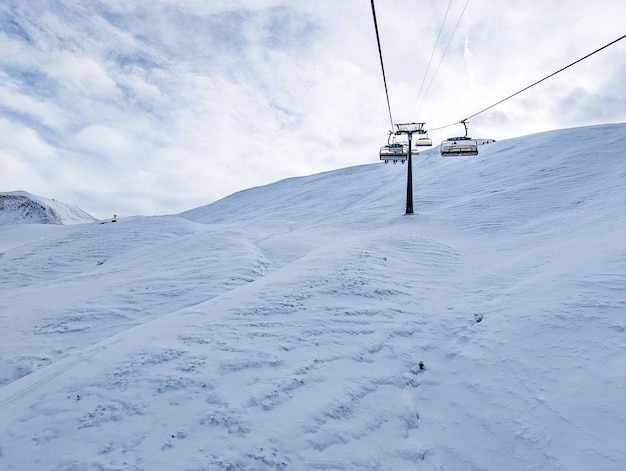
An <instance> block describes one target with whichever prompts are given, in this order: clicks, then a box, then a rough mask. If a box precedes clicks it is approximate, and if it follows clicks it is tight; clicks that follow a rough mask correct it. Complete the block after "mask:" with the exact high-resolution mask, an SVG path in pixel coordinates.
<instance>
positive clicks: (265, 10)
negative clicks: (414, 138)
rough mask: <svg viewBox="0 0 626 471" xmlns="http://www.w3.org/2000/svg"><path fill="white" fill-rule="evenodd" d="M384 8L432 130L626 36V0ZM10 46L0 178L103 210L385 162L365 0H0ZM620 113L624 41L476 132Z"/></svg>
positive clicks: (387, 4)
mask: <svg viewBox="0 0 626 471" xmlns="http://www.w3.org/2000/svg"><path fill="white" fill-rule="evenodd" d="M463 11H464V13H463V15H462V16H461V13H462V12H463ZM376 13H377V17H378V26H379V32H380V37H381V43H382V49H383V59H384V62H385V71H386V76H387V84H388V87H389V95H390V100H391V110H392V115H393V120H394V122H396V123H401V122H411V121H425V122H426V123H427V124H426V127H427V128H436V127H440V126H443V125H447V124H450V123H454V122H456V121H459V120H461V119H462V118H464V117H467V116H469V115H471V114H473V113H475V112H477V111H479V110H481V109H483V108H485V107H487V106H490V105H492V104H493V103H495V102H497V101H499V100H500V99H502V98H504V97H506V96H508V95H510V94H511V93H514V92H516V91H518V90H520V89H522V88H524V87H526V86H528V85H530V84H531V83H533V82H535V81H536V80H539V79H541V78H543V77H544V76H546V75H548V74H550V73H552V72H554V71H556V70H558V69H560V68H561V67H563V66H565V65H567V64H569V63H571V62H573V61H575V60H576V59H579V58H581V57H582V56H584V55H586V54H588V53H589V52H592V51H593V50H595V49H597V48H599V47H601V46H603V45H605V44H607V43H609V42H611V41H613V40H615V39H617V38H619V37H621V36H622V35H624V34H626V26H625V23H624V18H626V2H624V1H623V0H596V1H595V2H589V1H588V0H567V1H565V0H563V1H545V0H542V1H539V0H510V1H502V0H470V1H469V2H468V1H467V0H453V1H450V0H432V1H426V0H378V1H377V2H376ZM444 18H445V20H446V21H445V22H444V21H443V20H444ZM459 18H460V22H459ZM457 23H458V28H457V29H456V32H455V33H454V35H452V33H453V31H454V30H455V26H456V25H457ZM440 32H441V34H440V35H439V33H440ZM438 38H439V41H438V42H437V39H438ZM435 45H436V47H435ZM0 51H2V52H1V54H0V162H1V168H2V170H1V172H0V191H14V190H25V191H29V192H31V193H34V194H37V195H39V196H44V197H47V198H55V199H57V200H60V201H63V202H65V203H70V204H75V205H77V206H79V207H81V208H82V209H83V210H85V211H87V212H89V213H90V214H93V215H94V216H97V217H102V218H104V217H110V216H111V215H112V214H113V213H117V214H118V215H120V216H130V215H136V214H144V215H153V214H171V213H177V212H181V211H184V210H187V209H192V208H195V207H198V206H202V205H204V204H208V203H210V202H213V201H215V200H217V199H219V198H222V197H224V196H227V195H229V194H231V193H233V192H236V191H239V190H242V189H246V188H250V187H253V186H259V185H263V184H267V183H271V182H274V181H277V180H280V179H282V178H285V177H292V176H300V175H308V174H312V173H318V172H321V171H325V170H332V169H337V168H342V167H347V166H351V165H359V164H365V163H375V162H378V149H379V147H380V146H381V145H382V144H384V143H385V142H386V138H387V131H388V130H389V128H390V119H389V114H388V111H387V104H386V101H385V94H384V87H383V81H382V73H381V70H380V61H379V57H378V49H377V45H376V35H375V30H374V23H373V20H372V12H371V6H370V1H368V0H342V1H338V0H316V1H310V0H153V1H150V2H145V1H141V0H4V1H3V2H1V3H0ZM444 52H445V54H444ZM429 64H430V67H428V66H429ZM425 92H427V93H426V94H425ZM623 121H626V39H624V40H622V41H620V42H618V43H616V44H615V45H613V46H611V47H609V48H607V49H605V50H604V51H602V52H600V53H598V54H596V55H594V56H592V57H590V58H589V59H587V60H585V61H583V62H582V63H580V64H577V65H575V66H573V67H572V68H570V69H568V70H566V71H564V72H562V73H560V74H558V75H556V76H555V77H553V78H551V79H550V80H547V81H546V82H543V83H542V84H540V85H537V86H536V87H533V88H531V89H530V90H528V91H526V92H524V93H522V94H520V95H519V96H517V97H515V98H513V99H511V100H509V101H507V102H505V103H503V104H501V105H499V106H497V107H495V108H493V109H491V110H489V111H487V112H485V113H483V114H481V115H479V116H477V117H475V118H473V119H472V120H471V121H470V134H471V135H472V136H474V137H481V138H493V139H497V140H501V139H505V138H509V137H515V136H520V135H525V134H529V133H533V132H540V131H546V130H550V129H555V128H565V127H573V126H583V125H589V124H599V123H614V122H623ZM462 133H463V127H462V126H460V125H457V126H453V127H451V128H447V129H444V130H440V131H433V132H431V133H430V135H431V137H432V138H433V140H434V141H435V142H436V143H438V142H440V141H441V140H442V139H444V138H445V137H446V136H448V135H459V134H462ZM625 137H626V136H625ZM399 172H400V169H399Z"/></svg>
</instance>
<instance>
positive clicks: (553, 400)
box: [0, 124, 626, 471]
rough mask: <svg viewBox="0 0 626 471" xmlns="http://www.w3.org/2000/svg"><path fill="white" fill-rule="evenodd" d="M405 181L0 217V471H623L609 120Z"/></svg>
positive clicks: (617, 217) (624, 174)
mask: <svg viewBox="0 0 626 471" xmlns="http://www.w3.org/2000/svg"><path fill="white" fill-rule="evenodd" d="M371 160H373V161H374V160H376V156H373V157H372V159H371ZM413 183H414V208H415V213H416V214H415V215H413V216H404V215H403V213H404V196H405V189H406V166H402V165H391V164H389V165H384V164H382V163H375V164H370V165H364V166H360V167H353V168H346V169H342V170H337V171H333V172H328V173H323V174H319V175H313V176H309V177H302V178H293V179H288V180H284V181H281V182H278V183H275V184H272V185H269V186H265V187H259V188H253V189H250V190H246V191H243V192H240V193H237V194H234V195H232V196H230V197H228V198H225V199H223V200H221V201H218V202H216V203H213V204H210V205H208V206H204V207H201V208H197V209H193V210H190V211H187V212H184V213H182V214H179V215H170V216H159V217H131V218H123V219H120V220H119V221H118V222H117V223H115V224H99V223H92V224H81V225H72V226H56V225H28V226H26V225H5V226H0V266H1V267H2V270H0V287H1V289H0V338H1V340H2V341H1V342H0V417H2V420H1V421H0V424H1V425H0V426H1V433H0V469H3V470H5V469H6V470H31V469H32V470H35V469H37V470H54V471H58V470H64V471H79V470H80V471H82V470H106V471H112V470H168V471H170V470H190V471H191V470H194V471H196V470H220V469H221V470H286V469H289V470H305V469H312V470H341V469H346V470H356V469H358V470H378V469H380V470H389V469H391V470H408V469H415V470H431V469H433V470H434V469H450V470H495V469H502V470H504V469H506V470H545V469H553V470H581V471H582V470H589V469H594V470H615V471H617V470H622V469H624V468H625V466H626V447H624V437H625V436H626V401H625V399H626V371H625V370H624V361H625V360H626V243H625V242H624V241H626V225H625V224H624V221H625V220H626V124H613V125H602V126H593V127H586V128H576V129H567V130H559V131H552V132H547V133H542V134H537V135H532V136H525V137H520V138H517V139H512V140H507V141H502V142H496V143H492V144H488V145H484V146H481V148H480V154H479V155H478V156H476V157H464V158H446V159H444V158H440V157H439V155H438V152H437V149H432V150H429V151H426V152H423V153H421V154H420V155H419V156H418V157H416V158H415V159H414V167H413ZM420 361H422V362H423V363H424V366H425V368H424V369H423V370H420V368H419V363H420Z"/></svg>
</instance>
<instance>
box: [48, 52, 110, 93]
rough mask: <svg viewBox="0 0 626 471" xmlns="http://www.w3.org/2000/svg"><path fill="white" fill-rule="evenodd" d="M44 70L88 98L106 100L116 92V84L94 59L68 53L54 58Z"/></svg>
mask: <svg viewBox="0 0 626 471" xmlns="http://www.w3.org/2000/svg"><path fill="white" fill-rule="evenodd" d="M44 70H45V71H46V72H47V73H48V75H49V76H50V77H52V78H54V79H56V80H58V81H59V82H61V84H63V85H65V86H67V87H71V88H73V89H74V90H75V91H76V92H78V93H80V94H84V95H87V96H92V97H97V98H100V97H102V98H105V97H109V96H111V95H113V94H114V93H115V92H116V83H115V81H114V80H112V79H111V77H109V75H108V74H107V72H106V70H105V69H104V68H103V67H102V66H101V65H100V64H99V63H98V62H96V61H95V60H94V59H91V58H84V57H76V56H74V55H72V54H69V53H67V52H63V53H59V54H56V55H55V56H53V57H52V58H51V59H50V61H49V63H48V64H47V65H46V66H45V68H44Z"/></svg>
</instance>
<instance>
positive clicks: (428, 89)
mask: <svg viewBox="0 0 626 471" xmlns="http://www.w3.org/2000/svg"><path fill="white" fill-rule="evenodd" d="M469 2H470V0H467V1H466V2H465V6H464V7H463V10H462V11H461V14H460V15H459V19H458V20H457V22H456V25H455V26H454V30H453V31H452V34H451V35H450V39H449V40H448V44H447V45H446V48H445V49H444V51H443V54H442V55H441V58H440V59H439V64H437V68H436V69H435V73H434V74H433V76H432V77H431V79H430V82H429V84H428V88H426V91H425V92H424V96H423V97H422V100H421V101H420V104H419V105H418V106H417V109H416V112H417V111H419V109H420V108H421V106H422V104H423V103H424V100H425V99H426V96H427V95H428V92H429V91H430V87H431V86H432V84H433V82H434V81H435V77H437V72H439V67H441V63H442V62H443V59H444V57H445V56H446V53H447V52H448V48H449V47H450V43H452V38H454V35H455V33H456V30H457V29H458V27H459V24H460V23H461V19H463V15H464V14H465V10H466V8H467V5H468V4H469ZM455 124H456V123H455Z"/></svg>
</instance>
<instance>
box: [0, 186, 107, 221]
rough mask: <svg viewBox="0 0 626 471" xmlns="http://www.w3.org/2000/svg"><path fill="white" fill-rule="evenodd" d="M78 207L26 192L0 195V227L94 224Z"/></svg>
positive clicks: (91, 217)
mask: <svg viewBox="0 0 626 471" xmlns="http://www.w3.org/2000/svg"><path fill="white" fill-rule="evenodd" d="M95 220H96V218H94V217H93V216H90V215H89V214H87V213H86V212H84V211H83V210H81V209H80V208H77V207H76V206H72V205H68V204H64V203H60V202H59V201H55V200H49V199H47V198H42V197H41V196H35V195H31V194H30V193H27V192H25V191H12V192H5V193H0V225H5V224H83V223H86V222H93V221H95Z"/></svg>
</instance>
